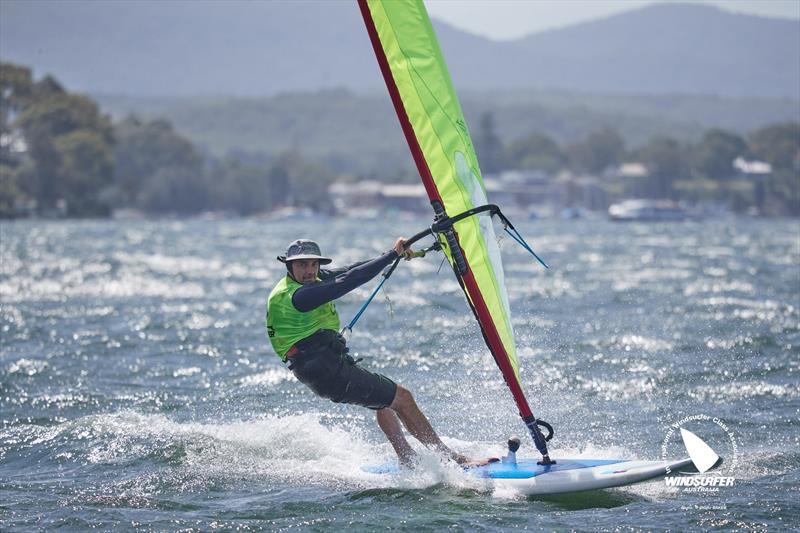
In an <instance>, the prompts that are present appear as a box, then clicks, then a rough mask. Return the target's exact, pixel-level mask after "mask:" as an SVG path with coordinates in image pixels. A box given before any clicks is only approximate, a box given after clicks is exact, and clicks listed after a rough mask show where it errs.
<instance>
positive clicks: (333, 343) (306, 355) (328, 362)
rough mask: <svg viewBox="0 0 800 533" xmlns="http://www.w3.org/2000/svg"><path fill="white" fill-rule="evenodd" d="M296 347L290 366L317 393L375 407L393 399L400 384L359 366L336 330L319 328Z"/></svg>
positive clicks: (338, 399) (337, 401)
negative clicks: (296, 350)
mask: <svg viewBox="0 0 800 533" xmlns="http://www.w3.org/2000/svg"><path fill="white" fill-rule="evenodd" d="M297 348H298V353H297V354H295V355H294V356H293V357H292V358H291V359H289V369H290V370H291V371H292V373H293V374H294V375H295V377H296V378H297V379H298V380H299V381H300V382H301V383H303V384H305V385H306V386H308V387H309V388H310V389H311V390H313V391H314V393H315V394H317V396H321V397H323V398H327V399H329V400H331V401H333V402H336V403H351V404H355V405H360V406H362V407H367V408H369V409H375V410H377V409H383V408H385V407H389V405H391V403H392V401H394V396H395V393H396V392H397V384H396V383H395V382H394V381H392V380H391V379H389V378H387V377H386V376H384V375H382V374H376V373H374V372H370V371H369V370H366V369H364V368H362V367H360V366H359V365H358V363H357V362H356V361H355V360H354V359H353V358H352V357H350V355H349V354H348V351H349V350H348V348H347V346H346V344H345V341H344V339H343V338H342V337H341V336H340V335H338V334H337V333H336V332H335V331H331V330H322V331H318V332H317V333H315V334H314V335H312V336H311V337H309V338H308V339H303V340H302V341H300V342H299V343H297Z"/></svg>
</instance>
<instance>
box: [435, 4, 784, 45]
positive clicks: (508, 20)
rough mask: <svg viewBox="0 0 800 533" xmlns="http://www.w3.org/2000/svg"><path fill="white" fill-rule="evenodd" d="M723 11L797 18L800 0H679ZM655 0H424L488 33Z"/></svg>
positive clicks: (530, 28)
mask: <svg viewBox="0 0 800 533" xmlns="http://www.w3.org/2000/svg"><path fill="white" fill-rule="evenodd" d="M690 1H691V3H696V4H711V5H716V6H718V7H721V8H723V9H725V10H727V11H732V12H737V13H747V14H753V15H761V16H765V17H780V18H790V19H794V20H798V21H799V22H798V23H800V0H682V3H690ZM655 3H658V2H657V0H425V5H426V6H427V7H428V12H429V13H430V15H431V16H432V17H436V18H438V19H441V20H444V21H445V22H448V23H450V24H451V25H453V26H455V27H457V28H459V29H462V30H467V31H469V32H471V33H475V34H478V35H482V36H484V37H490V38H492V39H513V38H516V37H521V36H523V35H526V34H529V33H534V32H538V31H541V30H547V29H552V28H559V27H563V26H569V25H572V24H576V23H579V22H586V21H589V20H592V19H598V18H604V17H608V16H610V15H614V14H617V13H621V12H623V11H629V10H631V9H638V8H640V7H642V6H646V5H648V4H655Z"/></svg>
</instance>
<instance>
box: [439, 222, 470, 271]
mask: <svg viewBox="0 0 800 533" xmlns="http://www.w3.org/2000/svg"><path fill="white" fill-rule="evenodd" d="M444 238H445V240H446V241H447V247H448V248H449V249H450V255H451V256H452V257H453V261H455V263H456V268H457V269H458V271H457V273H458V275H459V276H463V275H464V274H466V273H467V260H466V259H464V254H462V253H461V247H460V246H459V245H458V239H457V238H456V234H455V232H454V231H452V230H450V231H445V232H444Z"/></svg>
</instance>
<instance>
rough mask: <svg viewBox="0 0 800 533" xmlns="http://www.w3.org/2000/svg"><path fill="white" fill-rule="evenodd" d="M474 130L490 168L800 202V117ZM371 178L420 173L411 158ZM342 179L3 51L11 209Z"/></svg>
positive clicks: (624, 186)
mask: <svg viewBox="0 0 800 533" xmlns="http://www.w3.org/2000/svg"><path fill="white" fill-rule="evenodd" d="M473 141H474V144H475V148H476V150H477V152H478V155H479V158H480V161H481V166H482V170H483V172H484V174H485V175H487V176H491V175H492V174H495V173H499V172H502V171H503V170H512V169H514V170H533V171H539V172H541V173H543V174H545V175H547V176H550V177H555V176H556V175H557V174H558V173H560V172H561V171H563V170H570V171H572V172H575V173H583V174H589V175H594V176H598V177H600V179H601V181H602V183H603V186H604V187H606V188H607V189H608V190H609V192H611V193H612V196H619V197H625V196H645V197H652V198H672V199H676V200H688V201H700V200H717V201H724V202H727V203H729V204H730V205H731V206H732V207H734V208H735V209H745V208H747V207H749V206H753V205H755V206H759V207H761V206H763V205H767V204H768V205H771V206H773V209H772V211H774V212H779V213H790V214H795V215H797V214H800V192H799V191H798V183H800V123H785V124H775V125H771V126H767V127H764V128H761V129H759V130H757V131H755V132H752V133H751V134H750V135H748V136H746V137H742V136H740V135H738V134H736V133H733V132H729V131H723V130H711V131H708V132H706V134H705V136H704V137H703V138H702V140H701V141H700V142H698V143H694V144H692V143H684V142H680V141H678V140H675V139H670V138H663V137H662V138H655V139H652V140H651V141H650V142H649V143H648V144H646V145H643V146H641V147H637V148H634V149H628V148H627V147H626V146H625V142H624V140H623V138H622V137H621V136H620V135H619V133H618V132H617V131H616V130H614V129H613V128H604V129H600V130H598V131H595V132H593V133H591V134H589V135H588V136H586V137H585V138H584V139H583V140H582V141H580V142H576V143H572V144H564V145H559V144H558V143H557V142H556V141H555V140H553V139H552V138H551V137H549V136H548V135H547V134H545V133H537V132H534V133H530V134H528V135H525V136H523V137H521V138H518V139H515V140H512V141H511V142H508V143H503V142H502V141H501V140H500V138H499V136H498V135H497V134H496V132H495V127H494V121H493V118H492V115H491V114H489V113H487V114H484V115H483V116H482V117H481V120H480V121H479V123H478V124H477V128H476V129H475V130H474V132H473ZM737 157H745V158H750V159H758V160H761V161H765V162H767V163H769V164H770V165H771V166H772V172H771V173H770V174H769V175H768V176H766V177H764V178H763V179H761V180H759V181H753V180H749V181H748V180H747V179H744V178H743V177H742V176H740V175H737V174H736V173H735V172H734V171H733V168H732V165H731V163H732V161H733V160H734V159H735V158H737ZM630 161H636V162H640V163H642V164H643V165H645V166H646V167H647V169H648V173H647V175H646V176H645V177H643V178H642V179H640V180H638V181H635V182H631V183H621V182H619V181H615V180H614V178H613V172H610V170H612V169H614V168H616V167H618V166H619V165H620V164H621V163H624V162H630ZM361 178H370V179H382V180H384V181H414V180H415V178H414V175H413V171H411V170H410V167H409V170H408V171H406V170H402V169H400V170H398V169H392V170H387V171H386V172H385V173H383V174H379V175H371V176H361ZM337 179H349V180H354V179H357V178H356V177H354V176H341V175H337V173H336V172H335V171H334V170H332V165H331V164H326V163H321V162H319V161H315V160H313V159H311V158H308V157H304V156H303V155H302V154H300V153H297V152H292V151H288V152H282V153H278V154H265V153H260V152H247V151H241V150H240V151H230V152H229V153H228V155H226V156H225V157H214V156H212V155H211V154H210V152H209V151H206V150H203V149H201V148H199V147H198V146H196V145H195V144H193V143H192V142H190V141H189V140H188V139H186V138H185V137H184V136H182V135H181V134H179V133H178V132H177V131H175V129H174V128H173V127H172V125H171V124H170V123H169V122H168V121H166V120H159V119H156V120H142V119H140V118H137V117H136V116H128V117H126V118H124V119H122V120H119V121H117V122H112V121H111V120H110V119H109V117H107V116H106V115H104V114H103V113H101V111H100V109H99V107H98V105H97V104H96V103H95V102H94V101H92V100H91V99H90V98H88V97H86V96H83V95H78V94H72V93H69V92H68V91H67V90H65V89H64V87H63V86H62V85H61V84H60V83H59V82H58V81H57V80H56V79H55V78H53V77H52V76H45V77H43V78H42V79H40V80H38V81H37V80H34V79H33V76H32V73H31V70H30V69H29V68H27V67H24V66H19V65H14V64H10V63H0V217H3V218H9V217H16V216H29V215H39V216H48V215H54V216H75V217H87V216H107V215H109V214H110V213H111V211H112V210H113V209H118V208H134V209H137V210H139V211H142V212H145V213H151V214H166V213H176V214H183V215H188V214H194V213H200V212H204V211H228V212H231V213H237V214H242V215H250V214H255V213H260V212H265V211H270V210H272V209H275V208H277V207H281V206H297V207H311V208H313V209H315V210H318V211H327V210H330V209H332V207H331V203H330V199H329V198H328V195H327V186H328V185H329V184H330V183H332V182H333V181H335V180H337ZM489 179H490V178H489ZM775 206H777V207H775Z"/></svg>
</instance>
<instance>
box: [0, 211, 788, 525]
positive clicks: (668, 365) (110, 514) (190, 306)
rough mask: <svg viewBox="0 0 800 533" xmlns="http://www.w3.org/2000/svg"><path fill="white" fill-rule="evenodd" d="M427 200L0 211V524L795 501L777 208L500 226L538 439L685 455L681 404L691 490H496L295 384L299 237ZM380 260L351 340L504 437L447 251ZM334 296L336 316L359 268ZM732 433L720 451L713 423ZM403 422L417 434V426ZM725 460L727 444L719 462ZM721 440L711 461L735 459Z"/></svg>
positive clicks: (482, 519) (400, 518) (659, 510)
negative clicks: (673, 220)
mask: <svg viewBox="0 0 800 533" xmlns="http://www.w3.org/2000/svg"><path fill="white" fill-rule="evenodd" d="M427 223H428V221H427V220H423V219H422V218H420V219H418V220H407V219H392V220H388V221H368V222H364V221H352V220H327V219H317V220H305V221H282V222H274V221H265V220H226V221H203V220H189V221H151V222H17V223H9V222H3V223H2V225H1V226H0V237H1V241H2V242H1V243H0V252H1V253H2V265H1V268H0V303H1V304H2V307H1V308H0V333H1V334H2V344H1V345H0V411H2V415H1V420H2V425H1V426H0V529H2V530H5V531H22V530H31V529H43V530H51V529H56V528H61V529H65V530H87V529H91V528H93V529H100V530H115V531H118V530H126V529H129V530H133V529H142V530H156V531H168V530H182V531H191V530H198V531H201V530H202V531H208V530H216V529H222V530H245V531H247V530H276V531H339V530H342V529H344V528H348V529H350V530H352V531H373V530H385V529H389V528H391V529H398V530H413V531H419V532H422V531H440V530H443V529H448V530H454V531H462V530H463V531H502V530H524V529H528V530H552V529H558V530H587V531H588V530H613V531H629V530H631V531H633V530H642V529H645V530H648V529H652V530H662V529H666V530H673V531H686V530H734V529H745V530H750V529H755V530H766V529H769V530H779V529H790V528H791V527H792V526H791V524H797V523H800V504H798V501H800V497H799V496H800V452H799V451H798V439H799V438H800V434H799V433H798V419H799V418H800V417H799V416H798V414H799V413H800V401H799V400H798V396H800V391H799V389H798V367H799V366H800V357H798V356H799V355H800V223H798V221H796V220H793V221H755V220H734V219H731V220H722V221H706V222H702V223H678V224H625V225H618V224H613V223H610V222H605V221H537V222H525V223H521V224H518V228H519V229H520V230H521V232H522V233H523V234H524V235H525V236H526V237H527V239H528V241H529V242H530V243H531V244H532V245H533V246H534V248H535V249H536V250H537V252H539V253H540V254H541V255H542V256H544V257H545V259H546V260H547V261H548V262H549V263H550V265H551V267H552V270H550V271H545V270H544V269H543V268H541V267H539V266H537V265H536V264H534V262H533V260H532V258H531V257H530V256H529V255H527V253H526V252H525V251H524V250H522V249H521V248H519V247H518V246H517V245H516V244H515V243H513V242H512V241H511V240H510V239H506V240H504V241H503V242H502V243H501V248H502V251H503V254H504V260H505V263H506V274H507V275H506V281H507V284H508V287H509V293H510V301H511V308H512V312H513V315H514V328H515V330H516V335H517V343H518V346H519V356H520V363H521V367H522V380H523V383H524V386H525V389H526V391H527V394H528V398H529V401H530V403H531V405H532V407H533V410H534V412H535V413H536V414H537V415H539V416H541V417H542V418H544V419H546V420H548V421H549V422H551V423H552V424H553V425H554V426H555V427H556V432H557V434H556V438H555V440H554V441H552V443H551V450H552V454H553V455H554V456H555V457H558V456H561V457H566V456H581V457H589V456H593V457H630V458H642V459H659V458H660V457H661V455H662V452H663V449H662V444H664V443H665V439H666V444H667V445H668V446H667V447H668V454H671V455H672V456H674V457H677V456H681V455H685V451H683V450H682V449H680V448H679V447H678V445H679V444H680V441H679V440H670V439H668V438H667V435H668V431H669V428H670V425H671V424H673V423H676V422H678V421H680V420H682V419H685V418H686V417H690V416H693V415H707V416H709V417H715V418H718V419H719V421H720V422H722V423H723V424H724V426H725V427H726V428H728V429H727V431H724V430H722V429H719V428H720V427H721V426H720V425H718V424H711V423H709V422H700V421H692V422H689V423H688V424H687V425H685V426H684V427H686V428H687V429H691V430H692V431H696V432H698V433H699V434H701V435H703V437H704V438H705V439H706V440H707V442H709V444H711V445H712V447H714V448H715V449H716V450H717V451H718V452H719V453H720V454H721V455H723V456H725V459H726V462H725V463H724V464H723V466H722V467H721V468H722V469H723V470H724V471H725V475H729V476H734V477H735V484H734V486H733V487H725V488H721V489H720V490H719V491H718V492H716V493H698V492H688V491H682V490H677V489H671V488H668V487H666V486H665V484H664V482H663V481H657V482H652V483H647V484H641V485H636V486H632V487H627V488H623V489H613V490H607V491H595V492H590V493H584V494H580V495H571V496H561V497H552V498H539V499H535V498H526V497H523V496H520V495H518V494H514V493H513V492H510V491H506V490H494V489H492V487H491V486H488V485H486V484H485V483H484V482H482V481H481V480H477V479H475V478H473V477H472V476H470V475H467V474H465V473H463V472H462V471H461V470H459V469H458V468H455V467H453V466H452V465H447V464H441V463H439V462H438V461H437V459H436V458H435V457H433V456H432V455H430V454H427V453H426V452H425V451H424V450H420V451H421V452H422V454H423V462H424V463H425V464H426V465H427V467H426V469H424V471H417V472H415V473H410V474H403V475H401V476H399V477H391V476H381V475H374V474H368V473H365V472H364V471H362V469H361V466H362V465H364V464H370V463H381V462H384V461H386V460H387V459H389V458H391V456H392V453H391V449H390V447H389V445H388V444H386V443H385V442H384V440H383V438H382V436H381V434H380V432H379V430H378V429H377V428H376V426H375V423H374V419H373V416H372V413H371V412H369V411H367V410H363V409H359V408H356V407H349V406H341V405H334V404H331V403H326V402H324V401H322V400H319V399H317V398H315V397H314V396H313V394H312V393H311V392H310V391H308V390H306V389H305V387H303V386H302V385H301V384H300V383H298V382H296V381H295V380H294V378H293V377H292V376H291V374H290V373H289V372H288V371H287V370H286V369H285V368H284V366H283V365H282V364H281V363H280V361H279V360H278V358H277V357H276V356H275V355H274V354H273V353H272V351H271V349H270V347H269V344H268V342H267V339H266V336H265V332H264V325H263V322H264V307H265V300H266V297H267V294H268V293H269V290H270V289H271V287H272V286H273V285H274V284H275V283H276V281H277V280H278V278H279V277H280V276H282V275H283V272H284V267H283V265H281V264H280V263H278V262H277V261H276V260H275V256H276V255H277V254H278V253H281V252H282V251H283V249H284V247H285V245H286V244H287V243H288V242H289V241H290V240H292V239H294V238H297V237H309V238H314V239H316V240H318V241H319V242H320V243H321V245H322V247H323V251H324V252H325V253H327V254H331V255H333V256H334V257H335V258H336V259H337V262H338V263H348V262H353V261H356V260H359V259H363V258H366V257H369V256H372V255H376V254H377V253H379V252H381V251H383V250H385V249H388V248H389V247H390V246H391V244H392V243H393V242H394V238H395V237H396V236H398V235H401V234H404V235H410V234H412V233H415V232H417V231H419V230H420V229H422V228H424V226H425V225H426V224H427ZM438 267H439V258H438V257H429V258H425V259H421V260H415V261H413V262H411V263H403V264H401V265H400V268H399V269H398V271H397V273H395V275H394V276H393V277H392V278H391V280H390V281H389V282H388V283H387V285H386V294H387V295H388V297H389V300H390V304H389V303H387V302H386V300H385V298H384V296H382V295H379V297H378V298H377V299H376V301H375V302H374V303H373V304H372V306H371V307H370V309H369V311H368V312H367V313H366V314H365V315H364V317H363V318H362V319H361V321H360V322H359V324H358V326H357V327H356V331H355V333H354V335H353V338H352V339H351V347H352V349H353V350H354V351H355V352H358V354H359V356H362V357H365V364H367V365H368V366H369V367H370V368H373V369H377V370H379V371H381V372H383V373H385V374H387V375H389V376H391V377H393V378H394V379H396V380H397V381H399V382H400V383H403V384H404V385H406V386H407V387H409V388H410V389H411V390H412V391H414V392H415V394H416V397H417V400H418V403H419V404H420V405H421V407H422V408H423V410H424V411H425V412H426V413H427V414H428V416H429V418H430V419H431V421H432V423H433V425H434V427H435V428H437V429H438V430H439V432H440V434H441V435H442V436H443V438H444V440H445V441H446V442H447V443H448V444H450V445H451V446H452V447H454V448H456V449H458V450H461V451H464V452H466V453H469V454H474V455H485V454H487V453H492V454H501V453H502V452H503V446H504V442H505V439H506V438H507V437H508V436H509V435H512V434H519V435H520V436H522V437H523V449H522V451H521V452H520V454H524V455H533V451H534V450H533V446H532V444H531V443H530V442H529V439H526V438H525V435H524V427H523V426H522V423H521V422H520V421H519V418H518V416H517V414H516V409H515V407H514V404H513V401H512V399H511V396H510V394H509V393H508V391H507V390H506V389H505V386H504V384H503V382H502V378H501V377H500V374H499V372H498V371H497V369H496V367H495V365H494V362H493V360H492V359H491V356H490V355H489V354H488V352H487V349H486V347H485V345H484V343H483V340H482V338H481V336H480V333H479V331H478V329H477V327H476V326H475V324H474V320H473V318H472V316H471V313H470V312H469V310H468V308H467V306H466V304H465V301H464V298H463V296H462V294H461V293H460V289H459V288H458V285H457V284H456V282H455V281H454V279H453V276H452V273H451V272H450V271H449V270H447V268H446V267H445V268H443V269H442V270H441V272H438V273H437V269H438ZM375 283H377V280H376V281H373V282H372V283H370V284H367V285H365V286H364V287H362V288H360V289H359V290H358V291H356V292H354V293H351V294H350V295H348V296H347V297H345V298H344V299H343V300H341V301H340V303H339V305H338V308H339V311H340V314H341V316H342V319H343V321H346V320H348V319H349V318H350V317H351V316H352V315H353V313H354V312H355V311H356V310H357V309H358V307H359V306H360V304H361V303H362V302H363V301H364V299H365V298H366V297H367V295H368V294H369V292H370V291H371V290H372V288H373V287H374V286H375ZM732 440H733V441H734V442H735V443H736V445H737V449H736V450H735V453H733V452H734V450H732V448H731V441H732ZM415 445H416V443H415ZM732 455H735V457H732ZM732 459H735V461H733V460H732Z"/></svg>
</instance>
